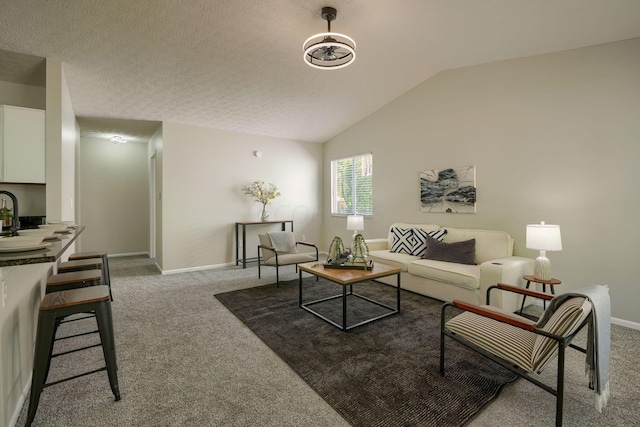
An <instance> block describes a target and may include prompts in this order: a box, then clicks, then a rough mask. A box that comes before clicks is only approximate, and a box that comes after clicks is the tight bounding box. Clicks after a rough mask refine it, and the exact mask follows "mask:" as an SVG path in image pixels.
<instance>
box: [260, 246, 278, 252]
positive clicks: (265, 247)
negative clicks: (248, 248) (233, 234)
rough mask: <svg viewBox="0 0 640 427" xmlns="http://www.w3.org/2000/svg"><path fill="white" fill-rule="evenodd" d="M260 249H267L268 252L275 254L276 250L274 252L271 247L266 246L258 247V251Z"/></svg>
mask: <svg viewBox="0 0 640 427" xmlns="http://www.w3.org/2000/svg"><path fill="white" fill-rule="evenodd" d="M260 248H262V249H267V250H270V251H273V252H276V250H275V249H274V248H272V247H271V246H267V245H258V249H260ZM276 253H277V252H276Z"/></svg>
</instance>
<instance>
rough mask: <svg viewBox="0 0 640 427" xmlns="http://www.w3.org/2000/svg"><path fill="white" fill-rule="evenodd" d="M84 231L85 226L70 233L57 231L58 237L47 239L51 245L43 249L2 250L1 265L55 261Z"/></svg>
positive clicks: (0, 254)
mask: <svg viewBox="0 0 640 427" xmlns="http://www.w3.org/2000/svg"><path fill="white" fill-rule="evenodd" d="M83 231H84V226H78V227H77V228H75V229H73V230H71V232H69V233H56V235H57V236H58V237H57V238H55V239H52V240H48V239H47V240H45V242H46V243H51V245H50V246H47V247H45V248H43V249H38V250H35V251H26V252H1V253H0V267H14V266H17V265H28V264H40V263H44V262H55V261H57V260H58V258H60V257H61V256H62V254H63V253H64V251H66V250H67V248H68V247H69V245H71V243H73V242H74V241H75V240H76V239H77V238H78V236H79V235H80V233H82V232H83ZM18 233H19V231H18Z"/></svg>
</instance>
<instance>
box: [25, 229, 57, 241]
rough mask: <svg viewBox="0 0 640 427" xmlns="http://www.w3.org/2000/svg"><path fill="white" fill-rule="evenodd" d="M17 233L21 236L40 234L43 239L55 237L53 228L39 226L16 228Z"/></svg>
mask: <svg viewBox="0 0 640 427" xmlns="http://www.w3.org/2000/svg"><path fill="white" fill-rule="evenodd" d="M18 234H19V235H21V236H42V238H43V239H46V238H47V237H55V232H54V231H53V230H41V229H39V228H30V229H27V230H18Z"/></svg>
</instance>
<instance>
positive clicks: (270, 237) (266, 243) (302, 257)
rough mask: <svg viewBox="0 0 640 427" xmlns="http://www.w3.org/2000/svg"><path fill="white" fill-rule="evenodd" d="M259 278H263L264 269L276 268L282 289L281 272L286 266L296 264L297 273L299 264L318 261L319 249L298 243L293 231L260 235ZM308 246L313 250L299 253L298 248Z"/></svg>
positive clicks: (304, 243) (278, 281)
mask: <svg viewBox="0 0 640 427" xmlns="http://www.w3.org/2000/svg"><path fill="white" fill-rule="evenodd" d="M258 237H259V239H260V244H259V245H258V278H261V277H262V272H261V268H262V267H275V268H276V283H277V286H278V287H280V270H279V268H280V267H281V266H284V265H291V264H295V266H296V273H297V272H298V264H301V263H304V262H312V261H318V247H317V246H316V245H315V244H313V243H309V242H298V241H296V240H295V236H294V234H293V232H291V231H277V232H273V233H265V234H259V235H258ZM299 245H300V246H306V247H309V248H311V249H312V250H310V251H308V252H303V251H298V246H299Z"/></svg>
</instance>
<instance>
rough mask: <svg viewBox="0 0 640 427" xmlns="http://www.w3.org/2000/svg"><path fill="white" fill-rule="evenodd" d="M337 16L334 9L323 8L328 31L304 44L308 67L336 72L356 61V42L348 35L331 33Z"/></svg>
mask: <svg viewBox="0 0 640 427" xmlns="http://www.w3.org/2000/svg"><path fill="white" fill-rule="evenodd" d="M336 15H337V11H336V10H335V9H334V8H331V7H323V8H322V14H321V16H322V18H323V19H326V20H327V27H328V28H327V29H328V31H327V32H326V33H318V34H315V35H313V36H311V37H309V38H308V39H307V40H305V42H304V43H303V44H302V49H303V51H304V53H303V58H304V62H306V63H307V65H309V66H311V67H313V68H317V69H320V70H335V69H338V68H344V67H346V66H347V65H349V64H351V63H352V62H353V61H354V60H355V59H356V42H355V41H354V40H353V39H352V38H351V37H349V36H347V35H344V34H340V33H333V32H331V21H332V20H334V19H336Z"/></svg>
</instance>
